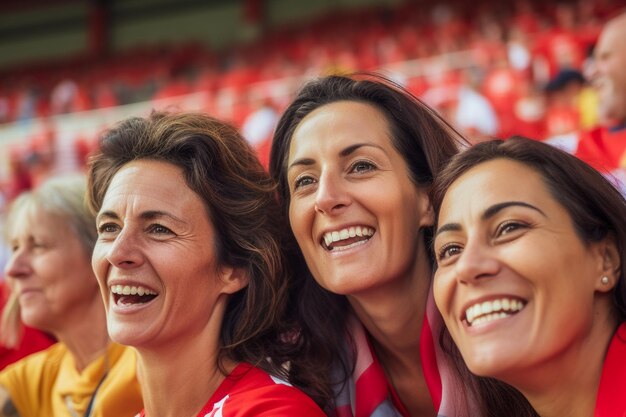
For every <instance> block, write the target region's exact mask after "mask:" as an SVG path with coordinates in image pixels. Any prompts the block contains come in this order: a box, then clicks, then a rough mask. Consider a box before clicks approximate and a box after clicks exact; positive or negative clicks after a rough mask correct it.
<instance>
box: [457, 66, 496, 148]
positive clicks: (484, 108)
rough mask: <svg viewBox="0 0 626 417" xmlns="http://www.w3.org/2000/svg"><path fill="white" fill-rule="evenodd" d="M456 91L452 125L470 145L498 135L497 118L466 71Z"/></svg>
mask: <svg viewBox="0 0 626 417" xmlns="http://www.w3.org/2000/svg"><path fill="white" fill-rule="evenodd" d="M463 79H464V82H463V84H461V86H460V87H459V89H458V98H457V106H456V111H455V114H454V119H453V120H454V123H455V125H456V127H458V128H459V129H460V130H461V131H462V132H463V133H465V134H466V135H467V137H468V138H469V139H470V141H471V142H472V143H476V142H480V141H483V140H487V139H490V138H493V137H494V136H495V135H496V134H497V133H498V116H497V115H496V112H495V111H494V109H493V106H492V105H491V103H490V102H489V100H487V98H486V97H485V96H483V95H482V94H480V93H479V92H478V91H477V90H476V85H477V83H476V81H473V80H472V76H471V74H470V73H469V72H468V71H466V72H465V76H464V77H463Z"/></svg>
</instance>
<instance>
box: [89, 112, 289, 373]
mask: <svg viewBox="0 0 626 417" xmlns="http://www.w3.org/2000/svg"><path fill="white" fill-rule="evenodd" d="M142 159H150V160H156V161H164V162H167V163H170V164H172V165H175V166H177V167H179V168H181V169H182V171H183V175H184V178H185V181H186V183H187V186H189V188H191V189H192V190H193V191H194V192H195V193H196V194H197V195H198V196H200V197H201V198H202V200H203V201H204V205H205V207H206V210H207V212H208V215H209V219H210V221H211V222H212V224H213V227H214V228H215V231H216V236H217V239H216V243H215V248H214V250H215V253H216V254H217V255H216V256H217V260H218V262H219V264H221V265H227V266H231V267H235V268H240V269H242V270H245V271H246V272H247V276H248V278H249V284H248V286H247V287H246V288H244V289H242V290H240V291H239V292H237V293H235V294H233V295H232V296H231V298H230V300H229V302H228V306H227V309H226V312H225V316H224V320H223V323H222V329H221V348H220V357H219V359H220V360H219V364H220V366H221V364H222V361H223V359H225V358H230V359H232V360H235V361H245V362H249V363H252V364H254V365H256V366H259V367H261V368H263V369H265V370H266V371H268V372H270V373H272V374H274V375H279V376H283V377H286V376H287V375H286V371H285V369H284V367H282V366H281V364H283V363H284V362H285V361H287V360H289V359H291V358H289V357H288V356H286V353H285V349H284V344H285V343H284V342H285V339H284V338H282V337H281V334H283V333H284V332H283V328H282V327H281V326H282V323H283V321H282V320H281V319H282V317H283V314H284V312H285V306H286V295H287V285H288V281H289V279H288V274H289V272H288V271H289V270H288V268H287V266H286V262H285V259H284V255H283V253H282V250H281V246H282V237H281V236H282V235H283V231H284V230H285V229H286V223H284V222H282V221H281V216H280V213H281V211H280V210H279V208H278V206H277V202H276V199H275V192H274V187H273V185H272V184H273V183H272V181H271V180H270V179H269V177H268V175H267V173H266V172H265V171H264V169H263V167H262V166H261V163H260V162H259V160H258V159H257V157H256V155H255V153H254V151H253V150H252V148H251V147H250V146H249V145H248V144H247V142H246V141H245V140H244V139H243V138H242V136H241V135H240V134H239V133H238V132H237V131H236V130H235V129H234V128H233V127H231V126H229V125H228V124H226V123H224V122H222V121H220V120H217V119H214V118H212V117H210V116H207V115H204V114H195V113H163V112H153V113H152V114H151V115H150V116H149V117H146V118H141V117H134V118H130V119H127V120H124V121H122V122H121V123H120V124H118V125H117V126H115V127H113V128H112V129H110V130H108V131H107V132H105V133H104V134H103V135H102V137H101V140H100V149H99V151H98V152H97V153H96V154H95V155H93V156H92V157H91V158H90V161H89V175H88V180H89V187H88V197H89V204H90V207H91V209H92V210H93V211H94V212H98V211H99V210H100V208H101V206H102V201H103V199H104V196H105V194H106V192H107V189H108V188H109V185H110V183H111V180H112V179H113V177H114V176H115V174H116V173H117V172H118V171H119V170H120V168H122V167H123V166H124V165H126V164H128V163H129V162H131V161H136V160H142ZM208 244H209V243H208V242H207V245H208ZM207 250H208V248H207ZM266 359H269V361H268V360H266Z"/></svg>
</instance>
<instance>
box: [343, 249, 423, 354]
mask: <svg viewBox="0 0 626 417" xmlns="http://www.w3.org/2000/svg"><path fill="white" fill-rule="evenodd" d="M414 265H415V266H414V268H412V269H411V271H410V272H409V273H408V274H407V275H406V276H405V277H400V278H398V279H396V280H393V282H392V283H390V284H388V285H386V286H384V287H377V288H375V289H373V290H371V291H370V292H368V293H363V294H357V295H349V296H348V300H349V301H350V304H351V306H352V308H353V310H354V312H355V314H356V316H357V317H358V319H359V320H360V321H361V322H362V323H363V325H364V326H365V328H366V329H367V331H368V332H369V333H370V335H371V336H372V338H373V339H374V341H375V344H376V345H377V346H378V348H377V351H378V350H380V351H381V353H383V356H390V357H391V358H397V359H401V358H403V357H406V358H413V359H414V360H417V361H419V355H416V350H417V349H418V347H419V339H420V333H421V329H422V322H423V319H424V312H425V310H426V301H427V298H428V292H429V290H430V282H431V273H432V270H431V266H430V261H429V260H428V259H427V255H426V253H423V254H421V256H420V255H418V256H417V259H416V261H415V263H414Z"/></svg>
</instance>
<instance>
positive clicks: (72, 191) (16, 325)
mask: <svg viewBox="0 0 626 417" xmlns="http://www.w3.org/2000/svg"><path fill="white" fill-rule="evenodd" d="M85 190H86V180H85V178H84V177H83V176H80V175H68V176H60V177H53V178H51V179H48V180H46V181H45V182H43V183H42V184H41V185H40V186H38V187H37V188H35V189H34V190H32V191H27V192H24V193H22V194H20V195H19V196H18V197H17V198H16V199H15V200H14V201H13V202H12V203H11V205H10V206H9V210H8V212H7V217H6V222H5V224H6V226H5V229H4V239H5V241H6V242H7V243H8V244H9V245H12V243H11V242H12V241H13V236H15V234H16V233H19V231H18V230H16V227H18V226H17V225H20V224H22V223H21V222H18V219H19V218H22V217H23V216H29V215H30V213H32V212H33V211H34V210H40V211H43V212H44V213H46V214H48V215H50V216H54V217H55V218H56V219H58V221H60V222H63V223H64V224H66V225H67V227H68V228H69V229H71V230H72V231H73V232H74V235H75V236H76V237H77V238H78V240H79V241H80V243H81V245H82V247H83V249H84V253H83V254H82V256H85V257H86V258H90V257H91V252H92V251H93V247H94V245H95V242H96V238H97V233H96V226H95V219H94V216H93V214H92V213H91V211H90V210H89V208H88V207H87V204H86V203H85ZM32 227H38V225H32ZM67 255H68V256H80V255H81V254H67ZM89 278H91V277H86V278H85V279H89ZM19 315H20V312H19V305H18V303H17V298H16V296H15V295H13V294H12V295H11V297H10V298H9V300H8V301H7V303H6V306H5V308H4V310H3V312H2V320H1V324H0V329H1V330H0V333H1V336H0V343H3V344H4V345H5V346H7V347H14V346H17V344H18V343H19V340H20V337H21V326H20V317H19Z"/></svg>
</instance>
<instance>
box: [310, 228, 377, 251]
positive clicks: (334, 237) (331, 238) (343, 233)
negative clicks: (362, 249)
mask: <svg viewBox="0 0 626 417" xmlns="http://www.w3.org/2000/svg"><path fill="white" fill-rule="evenodd" d="M375 232H376V231H375V230H374V229H372V228H371V227H367V226H353V227H348V228H345V229H341V230H335V231H333V232H326V233H324V236H322V242H321V243H322V246H323V247H324V249H326V250H328V251H330V252H333V251H342V250H346V249H350V248H353V247H355V246H359V245H362V244H364V243H366V242H367V241H368V240H370V238H371V237H372V236H373V235H374V233H375Z"/></svg>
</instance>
